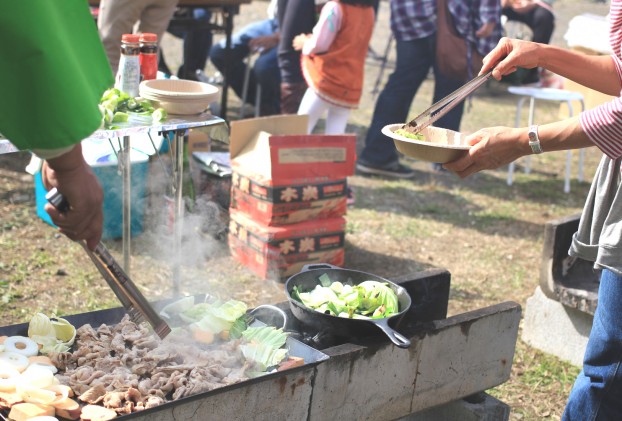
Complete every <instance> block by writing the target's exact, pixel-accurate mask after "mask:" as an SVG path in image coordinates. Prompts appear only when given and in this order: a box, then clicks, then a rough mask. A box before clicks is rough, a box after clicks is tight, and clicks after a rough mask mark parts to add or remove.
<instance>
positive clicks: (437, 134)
mask: <svg viewBox="0 0 622 421" xmlns="http://www.w3.org/2000/svg"><path fill="white" fill-rule="evenodd" d="M403 126H404V124H389V125H387V126H384V127H383V128H382V133H383V134H384V135H386V136H388V137H390V138H391V139H393V142H394V143H395V147H396V148H397V150H398V151H399V152H401V153H402V154H404V155H406V156H408V157H411V158H415V159H418V160H420V161H428V162H438V163H441V164H444V163H446V162H451V161H454V160H456V159H458V158H460V157H461V156H462V155H464V154H465V153H466V151H468V150H469V149H470V148H471V146H469V145H467V144H466V143H465V141H464V139H465V135H463V134H462V133H459V132H455V131H453V130H448V129H442V128H440V127H434V126H428V127H426V128H425V129H423V130H422V131H421V134H422V135H423V137H424V140H416V139H410V138H408V137H405V136H401V135H399V134H397V133H395V131H396V130H398V129H401V128H402V127H403Z"/></svg>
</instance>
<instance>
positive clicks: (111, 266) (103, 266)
mask: <svg viewBox="0 0 622 421" xmlns="http://www.w3.org/2000/svg"><path fill="white" fill-rule="evenodd" d="M45 198H46V199H47V200H48V201H49V202H50V203H51V204H52V205H53V206H54V207H55V208H57V209H58V210H59V211H61V212H63V211H65V210H67V209H68V208H69V203H67V201H66V200H65V198H64V197H63V195H62V194H60V192H59V191H58V190H56V188H53V189H52V190H50V191H49V192H48V194H46V196H45ZM79 243H80V245H81V246H82V247H83V248H84V250H86V253H87V254H88V256H89V257H90V258H91V260H92V261H93V263H94V264H95V266H96V267H97V269H98V270H99V273H101V274H102V276H103V277H104V279H105V280H106V282H108V285H109V286H110V288H111V289H112V290H113V291H114V293H115V295H116V296H117V298H118V299H119V301H121V304H123V307H124V308H125V310H126V311H127V313H128V314H129V316H130V318H131V319H132V321H134V322H135V323H137V324H140V323H142V322H143V321H147V322H148V323H149V324H150V325H151V327H152V328H153V330H154V331H155V333H156V334H157V335H158V336H159V337H160V339H164V338H165V337H166V336H167V335H168V334H169V333H171V328H170V327H169V325H168V324H167V323H166V322H165V321H164V320H162V319H161V318H160V316H158V314H157V313H156V312H155V310H154V309H153V307H151V304H149V302H148V301H147V299H146V298H145V297H144V296H143V295H142V294H141V292H140V290H139V289H138V288H137V287H136V284H134V282H132V280H131V279H130V278H129V276H127V274H126V273H125V271H124V270H123V268H121V266H120V265H119V264H118V263H117V261H116V260H115V259H114V257H112V255H111V254H110V252H109V251H108V249H106V247H105V246H104V244H103V243H101V242H100V243H99V244H97V247H95V250H93V251H91V250H90V249H89V248H88V247H87V245H86V243H85V242H84V241H80V242H79Z"/></svg>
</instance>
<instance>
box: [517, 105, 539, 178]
mask: <svg viewBox="0 0 622 421" xmlns="http://www.w3.org/2000/svg"><path fill="white" fill-rule="evenodd" d="M535 111H536V99H535V98H534V97H530V98H529V120H528V121H527V124H528V125H529V127H531V125H532V124H533V115H534V113H535ZM517 127H518V126H517ZM525 161H526V163H525V174H529V173H530V172H531V155H527V157H526V158H525Z"/></svg>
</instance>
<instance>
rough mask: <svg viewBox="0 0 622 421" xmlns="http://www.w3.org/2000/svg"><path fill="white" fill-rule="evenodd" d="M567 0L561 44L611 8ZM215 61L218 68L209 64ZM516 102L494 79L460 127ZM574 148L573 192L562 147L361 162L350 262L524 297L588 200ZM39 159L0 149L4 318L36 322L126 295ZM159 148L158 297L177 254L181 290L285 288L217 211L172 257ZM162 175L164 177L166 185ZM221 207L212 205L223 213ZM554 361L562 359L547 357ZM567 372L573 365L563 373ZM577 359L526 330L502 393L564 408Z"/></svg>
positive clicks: (527, 406)
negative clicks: (38, 197)
mask: <svg viewBox="0 0 622 421" xmlns="http://www.w3.org/2000/svg"><path fill="white" fill-rule="evenodd" d="M266 6H267V3H266V2H261V1H255V2H253V3H251V4H249V5H244V6H242V8H241V11H240V14H239V15H237V16H236V17H235V25H236V27H238V28H239V27H240V26H241V25H243V24H244V23H246V22H250V21H252V20H255V19H260V18H263V17H264V16H265V7H266ZM555 8H556V11H557V26H556V30H555V33H554V39H553V43H555V44H557V45H561V46H564V45H565V41H564V39H563V34H564V33H565V31H566V28H567V25H568V21H569V20H570V18H571V17H573V16H576V15H578V14H581V13H586V12H589V13H595V14H600V15H604V14H606V11H607V6H606V5H603V4H601V3H594V2H591V1H588V0H560V1H558V2H556V3H555ZM388 22H389V21H388V3H387V2H384V1H383V2H382V3H381V7H380V13H379V17H378V23H377V25H376V28H375V32H374V36H373V39H372V49H373V50H374V51H375V52H377V53H378V54H381V53H382V52H384V50H385V47H386V42H387V39H388V33H389V23H388ZM218 38H219V36H217V37H216V39H218ZM180 47H181V42H180V41H179V40H178V39H175V38H174V37H172V36H169V35H166V36H165V38H164V41H163V48H164V51H165V53H166V57H167V63H168V64H169V66H170V67H171V68H172V69H175V68H176V67H177V66H179V61H180V55H181V53H180ZM393 63H394V61H393V53H390V54H389V56H388V62H387V67H386V69H385V71H384V74H383V75H382V76H381V77H380V79H379V82H378V85H379V87H380V88H381V87H382V84H383V81H384V80H386V77H387V76H388V74H389V73H390V72H391V69H392V66H393ZM206 72H207V73H208V74H211V73H213V68H211V65H208V66H207V68H206ZM366 72H367V73H366V86H365V92H366V93H365V95H364V98H363V101H362V104H361V107H360V109H359V110H357V111H356V112H354V113H352V115H351V119H350V124H349V126H348V131H349V132H352V133H355V134H356V135H357V139H358V146H359V147H361V146H362V143H363V141H364V134H365V132H366V130H367V126H368V125H369V122H370V119H371V114H372V112H373V105H374V101H375V96H374V94H373V92H372V91H373V88H374V86H375V85H376V81H377V79H378V78H379V74H381V73H382V72H381V62H380V61H378V60H376V59H374V58H373V57H370V58H368V62H367V67H366ZM431 88H432V81H428V82H426V83H425V84H424V86H422V88H421V89H420V92H419V93H418V94H417V97H416V98H415V101H414V102H413V105H412V108H411V113H412V115H413V117H414V115H415V113H417V112H420V111H421V110H423V109H425V108H427V107H428V106H429V103H430V100H431ZM230 107H231V112H232V114H231V115H237V107H239V100H238V99H237V98H235V95H234V94H233V93H232V92H230ZM515 109H516V98H514V97H513V96H511V95H509V94H508V93H507V86H506V85H502V84H499V83H496V82H494V83H490V84H489V85H487V86H485V87H483V88H482V89H481V90H480V92H478V94H477V95H476V96H475V98H474V100H473V103H472V107H471V108H470V110H469V111H468V112H467V113H466V114H465V117H464V119H463V125H462V126H463V128H462V130H463V131H464V132H471V131H474V130H476V129H478V128H480V127H483V126H487V125H507V126H513V125H514V116H515ZM538 116H539V122H546V121H552V120H554V119H557V118H558V108H557V106H556V105H549V104H545V105H543V106H541V107H539V108H538ZM576 156H577V155H576V153H575V154H574V156H573V166H572V175H573V177H572V190H571V192H570V193H569V194H565V193H563V192H562V183H563V171H564V163H565V157H566V155H565V154H564V153H551V154H544V155H543V156H538V157H534V158H533V159H532V161H531V168H532V171H531V172H530V173H528V174H527V173H523V172H522V171H520V169H523V168H524V167H525V164H526V161H524V160H522V161H520V162H519V163H518V164H519V165H518V167H519V171H518V172H517V173H516V175H515V182H514V184H513V185H512V186H508V185H507V184H506V174H507V172H506V168H501V169H499V170H496V171H488V172H485V173H482V174H479V175H477V176H475V177H471V178H470V179H467V180H459V179H458V178H456V177H454V176H453V175H451V174H448V173H439V172H435V171H433V170H432V168H431V166H430V165H429V164H428V163H422V162H414V161H411V160H405V162H406V163H407V164H408V165H410V166H412V168H413V169H414V170H415V171H416V177H415V179H414V180H408V181H404V180H401V181H392V180H384V179H381V178H366V177H362V176H360V175H354V176H352V177H350V178H349V183H350V185H351V186H352V187H353V189H354V192H355V196H356V203H355V205H354V206H353V207H351V208H349V210H348V215H347V221H348V223H347V232H346V263H345V267H348V268H352V269H357V270H362V271H367V272H370V273H374V274H377V275H380V276H384V277H388V278H390V277H393V276H401V275H405V274H409V273H414V272H417V271H420V270H422V269H426V268H432V267H434V268H445V269H447V270H449V271H450V273H451V274H452V290H451V295H450V303H449V309H450V314H458V313H461V312H464V311H469V310H473V309H477V308H481V307H484V306H489V305H492V304H495V303H499V302H502V301H506V300H512V301H516V302H518V303H520V304H521V305H524V304H525V301H526V299H527V298H528V297H529V296H530V295H531V294H532V293H533V291H534V289H535V288H536V287H537V285H538V280H539V268H540V264H541V250H542V234H543V229H544V225H545V224H546V223H547V222H548V221H550V220H553V219H557V218H561V217H565V216H568V215H572V214H577V213H579V212H580V211H581V208H582V205H583V201H584V198H585V196H586V194H587V191H588V188H589V183H588V182H587V181H583V182H580V181H578V180H577V159H576ZM599 157H600V154H599V152H598V151H596V150H594V148H591V149H588V150H587V151H586V160H585V164H584V172H585V180H590V178H591V176H592V175H593V173H594V170H595V167H596V163H597V161H598V159H599ZM166 159H167V158H166V157H164V158H163V160H164V161H166ZM28 160H29V155H28V154H27V153H17V154H10V155H4V156H0V212H1V215H2V217H1V219H0V221H1V224H0V256H1V257H0V315H1V316H2V320H3V323H4V324H5V325H9V324H13V323H17V322H24V321H27V320H29V318H30V317H31V315H32V314H33V312H36V311H42V312H44V313H46V314H51V313H57V314H60V315H63V314H73V313H81V312H87V311H92V310H94V309H99V308H106V307H111V306H117V305H118V302H117V301H116V299H115V297H114V295H113V293H112V292H111V291H110V289H109V288H108V287H107V285H106V284H105V282H104V281H103V280H102V279H101V277H100V276H99V274H98V273H97V271H96V270H95V269H94V267H93V266H92V264H91V262H90V260H89V259H88V258H87V257H86V255H85V254H84V252H83V251H82V249H81V248H80V247H78V246H77V245H76V244H73V243H72V242H70V241H68V240H67V239H66V238H64V237H63V236H61V235H59V234H58V233H57V232H56V231H55V230H54V229H53V228H52V227H51V226H49V225H48V224H46V223H44V222H43V221H41V219H40V218H38V217H37V215H36V212H35V209H36V206H35V195H34V189H33V179H32V176H30V175H28V174H26V173H25V172H24V168H25V166H26V164H27V163H28ZM158 161H159V160H158V159H157V158H153V160H152V163H151V164H150V176H149V181H150V183H149V186H151V187H153V188H152V189H151V190H150V191H149V192H150V195H149V196H148V201H147V202H146V208H145V224H144V230H143V232H142V233H140V235H136V236H135V237H134V238H133V239H132V249H131V250H132V254H131V267H130V275H131V276H132V278H133V279H134V280H135V282H136V283H137V284H138V285H140V287H141V289H142V290H143V292H144V294H145V295H146V296H148V297H149V298H151V299H158V298H163V297H169V296H171V295H172V294H173V292H174V289H175V288H174V283H173V281H172V273H173V268H174V267H176V266H175V265H177V264H178V265H179V267H180V268H181V279H180V280H179V285H178V292H179V293H181V294H195V293H203V292H208V293H210V294H216V295H220V296H221V297H223V298H236V299H240V300H243V301H245V302H247V303H248V304H249V305H250V306H255V305H258V304H262V303H274V302H280V301H283V300H284V299H285V295H284V291H283V284H282V283H280V282H275V281H271V280H263V279H260V278H259V277H257V276H256V275H254V274H253V273H252V272H250V271H249V270H248V269H247V268H245V267H243V266H242V265H240V264H239V263H237V262H236V261H234V260H233V259H231V257H230V255H229V252H228V247H227V243H226V241H224V240H223V239H219V238H216V237H215V236H213V235H211V234H209V233H205V232H203V231H202V230H201V227H202V226H204V224H205V220H204V217H205V215H207V214H208V213H209V212H207V213H203V214H202V213H197V214H193V215H190V216H189V217H188V220H187V221H186V222H185V227H186V231H185V233H184V248H183V253H182V255H183V260H182V261H181V262H173V261H172V260H171V259H170V256H171V250H172V240H171V237H170V232H168V231H167V230H166V219H165V218H166V216H165V215H166V212H167V211H166V207H165V204H164V202H163V200H162V197H161V195H160V194H161V192H162V190H163V189H165V188H166V183H168V182H169V181H170V180H166V179H165V178H164V179H163V178H162V170H161V169H162V165H161V163H160V162H158ZM155 180H163V181H162V182H161V183H162V184H160V185H156V186H154V183H155V182H156V181H155ZM209 214H210V215H212V217H213V212H212V213H209ZM105 244H106V246H107V247H108V248H110V249H111V250H112V251H113V253H114V254H115V256H117V258H118V259H119V260H121V242H120V241H119V240H107V241H106V242H105ZM545 363H546V364H545ZM547 364H552V365H553V368H552V369H550V368H546V369H545V368H543V367H544V366H545V365H547ZM547 367H548V365H547ZM547 370H548V371H547ZM569 372H570V373H571V375H569V376H568V378H566V377H564V376H565V375H567V373H569ZM575 372H576V368H573V367H571V366H568V365H566V364H564V363H562V362H559V361H557V360H555V359H553V362H552V363H550V360H548V357H546V356H543V355H541V354H539V353H538V352H537V351H535V350H531V349H529V348H528V347H526V345H524V344H523V343H522V342H521V341H520V340H519V344H518V347H517V357H516V358H515V362H514V368H513V372H512V378H511V379H510V381H509V382H508V383H507V384H506V385H503V386H501V387H500V388H498V390H497V391H496V392H495V396H497V397H499V398H500V399H501V400H503V401H505V402H507V403H509V404H510V405H511V406H512V419H515V420H518V419H526V420H538V419H558V418H559V416H560V414H561V411H562V408H563V405H564V402H565V397H566V396H567V393H568V391H569V388H570V386H571V384H572V379H573V373H575ZM527 374H529V376H528V375H527ZM530 376H531V377H530ZM538 376H539V377H538ZM532 377H533V378H532ZM547 379H548V380H550V381H549V382H547V381H545V380H547ZM544 383H545V384H546V385H544V386H543V384H544ZM549 383H551V384H549Z"/></svg>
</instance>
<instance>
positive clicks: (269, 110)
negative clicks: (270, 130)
mask: <svg viewBox="0 0 622 421" xmlns="http://www.w3.org/2000/svg"><path fill="white" fill-rule="evenodd" d="M253 74H254V76H255V80H256V81H257V83H258V84H259V86H261V104H260V107H261V109H260V114H261V115H264V116H265V115H274V114H279V113H280V112H281V105H280V104H281V73H280V72H279V61H278V58H277V48H276V47H275V48H272V49H270V50H268V51H266V52H264V53H263V54H261V55H260V56H259V57H257V60H255V65H254V66H253Z"/></svg>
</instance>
